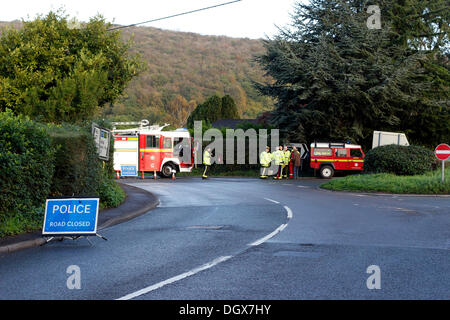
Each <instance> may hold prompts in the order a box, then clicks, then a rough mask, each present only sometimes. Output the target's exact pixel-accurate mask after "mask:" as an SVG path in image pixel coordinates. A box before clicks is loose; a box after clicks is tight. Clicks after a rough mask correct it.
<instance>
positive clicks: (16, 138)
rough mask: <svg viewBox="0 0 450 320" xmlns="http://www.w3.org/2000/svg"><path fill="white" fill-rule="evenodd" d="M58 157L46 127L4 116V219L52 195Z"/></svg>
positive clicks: (0, 192)
mask: <svg viewBox="0 0 450 320" xmlns="http://www.w3.org/2000/svg"><path fill="white" fill-rule="evenodd" d="M54 155H55V150H54V149H53V148H52V145H51V139H50V137H49V136H48V134H47V132H46V127H45V126H44V125H42V124H39V123H36V122H34V121H32V120H30V119H29V118H28V117H24V116H15V115H13V114H12V113H11V112H10V111H6V112H2V113H0V215H1V214H4V213H6V212H21V211H26V210H31V208H32V207H38V206H41V205H42V201H43V199H45V198H46V196H47V195H48V194H49V193H50V188H51V182H52V176H53V173H54V165H53V160H54Z"/></svg>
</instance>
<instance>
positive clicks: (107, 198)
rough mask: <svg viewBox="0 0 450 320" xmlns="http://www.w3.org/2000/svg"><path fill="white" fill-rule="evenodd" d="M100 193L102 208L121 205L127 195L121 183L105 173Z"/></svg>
mask: <svg viewBox="0 0 450 320" xmlns="http://www.w3.org/2000/svg"><path fill="white" fill-rule="evenodd" d="M98 195H99V196H100V204H101V207H102V208H114V207H117V206H119V205H120V204H121V203H122V202H123V201H124V200H125V197H126V194H125V191H123V190H122V188H121V187H120V185H119V184H118V183H117V182H115V181H114V180H112V179H111V178H110V177H108V176H105V175H103V177H102V179H101V181H100V185H99V189H98Z"/></svg>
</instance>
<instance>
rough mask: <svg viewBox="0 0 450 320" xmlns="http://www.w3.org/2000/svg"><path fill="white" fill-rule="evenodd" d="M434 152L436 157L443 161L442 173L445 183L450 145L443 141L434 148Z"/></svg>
mask: <svg viewBox="0 0 450 320" xmlns="http://www.w3.org/2000/svg"><path fill="white" fill-rule="evenodd" d="M434 154H435V155H436V158H438V159H439V160H441V163H442V173H441V182H442V183H444V174H445V160H447V159H448V158H449V157H450V146H449V145H448V144H445V143H442V144H440V145H438V146H437V147H436V149H435V150H434Z"/></svg>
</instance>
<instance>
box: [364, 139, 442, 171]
mask: <svg viewBox="0 0 450 320" xmlns="http://www.w3.org/2000/svg"><path fill="white" fill-rule="evenodd" d="M434 163H435V156H434V154H433V152H432V151H430V150H428V149H426V148H424V147H420V146H399V145H394V144H392V145H386V146H381V147H376V148H374V149H372V150H370V151H369V152H367V154H366V157H365V158H364V172H370V173H392V174H396V175H419V174H423V173H425V172H427V171H430V170H432V169H433V165H434Z"/></svg>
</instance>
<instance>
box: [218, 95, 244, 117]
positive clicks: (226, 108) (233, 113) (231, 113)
mask: <svg viewBox="0 0 450 320" xmlns="http://www.w3.org/2000/svg"><path fill="white" fill-rule="evenodd" d="M221 118H222V119H239V118H240V117H239V112H238V110H237V107H236V103H235V102H234V100H233V98H232V97H231V96H230V95H228V94H227V95H225V96H223V97H222V108H221Z"/></svg>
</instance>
